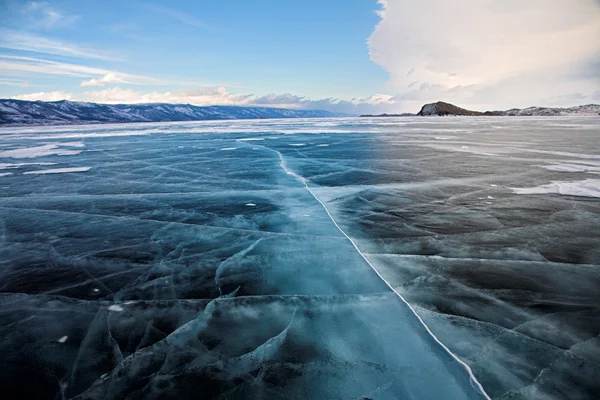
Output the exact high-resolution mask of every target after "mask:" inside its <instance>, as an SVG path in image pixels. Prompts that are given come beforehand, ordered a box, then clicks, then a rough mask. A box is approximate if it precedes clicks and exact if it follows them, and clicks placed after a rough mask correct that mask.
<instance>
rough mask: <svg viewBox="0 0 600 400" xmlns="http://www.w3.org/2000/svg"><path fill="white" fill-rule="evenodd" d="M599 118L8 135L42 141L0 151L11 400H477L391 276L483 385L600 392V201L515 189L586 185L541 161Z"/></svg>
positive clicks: (1, 267) (0, 252)
mask: <svg viewBox="0 0 600 400" xmlns="http://www.w3.org/2000/svg"><path fill="white" fill-rule="evenodd" d="M598 122H599V121H598V119H597V118H557V119H537V118H511V119H506V118H502V119H499V118H471V119H468V118H467V119H464V118H440V119H410V118H408V119H389V120H388V119H386V120H373V119H332V120H293V121H218V122H210V123H208V122H199V123H166V124H131V125H115V126H89V127H88V126H79V127H52V128H32V127H27V128H10V129H3V130H0V144H1V145H2V147H1V148H2V152H10V151H13V150H18V151H23V149H37V150H35V151H34V150H27V151H25V154H35V157H33V159H32V160H24V161H27V163H21V162H20V161H15V160H14V158H13V157H10V156H2V157H0V163H4V164H11V167H10V172H11V173H12V175H8V176H3V177H2V181H1V182H0V185H2V190H0V242H1V243H2V246H0V277H1V278H2V279H1V282H2V283H1V285H0V291H1V292H2V294H1V295H0V318H1V320H0V326H1V328H0V329H2V340H1V341H0V352H1V354H3V356H4V357H3V358H2V359H1V360H0V362H1V363H2V365H0V368H1V369H2V371H3V374H2V375H1V379H0V386H1V388H2V390H3V392H4V393H11V394H14V396H15V398H56V397H59V398H60V397H61V396H62V395H64V397H65V398H80V399H84V398H85V399H105V398H115V399H121V398H122V399H125V398H128V399H138V398H139V399H142V398H143V399H148V398H161V399H163V398H178V399H179V398H198V397H199V396H200V397H203V398H221V399H238V398H239V399H244V398H248V399H257V398H269V399H271V398H282V399H290V398H324V399H328V398H344V399H345V398H348V399H350V398H352V399H356V398H372V399H397V398H403V399H405V398H406V399H410V398H414V399H422V398H436V399H437V398H440V399H441V398H449V399H458V398H483V397H484V395H482V394H481V393H480V392H479V390H478V384H477V381H474V380H472V379H471V378H470V376H469V370H467V369H466V368H465V367H464V366H463V365H461V364H460V363H459V362H458V361H456V360H455V359H454V358H453V356H452V354H451V353H449V352H448V351H446V350H445V349H444V348H443V347H442V346H440V344H439V343H437V342H436V340H435V339H434V338H433V337H432V336H431V335H430V333H429V332H428V331H427V329H426V327H425V326H423V325H422V324H421V323H420V321H419V320H418V319H417V317H416V316H415V315H414V314H413V313H412V311H411V309H410V308H409V307H407V306H406V304H405V303H404V302H403V301H402V300H401V299H400V298H399V297H398V296H397V295H396V294H394V292H393V291H392V290H391V289H390V288H389V287H388V286H387V285H386V284H385V283H384V281H383V280H382V279H381V278H380V276H381V277H383V278H384V279H385V280H386V281H387V282H388V283H389V284H390V285H391V286H392V287H393V288H394V289H395V290H396V291H397V292H398V293H399V294H401V295H402V296H404V297H405V298H406V299H407V300H408V301H409V302H411V303H412V304H413V306H414V307H415V310H416V311H417V313H418V314H419V316H420V317H421V318H422V319H423V321H424V322H425V323H426V324H427V326H428V328H429V329H430V330H431V331H432V333H433V334H434V335H435V336H436V337H438V338H439V339H440V340H441V341H442V342H443V344H444V345H445V346H447V347H448V348H449V350H450V351H451V352H452V353H453V354H456V355H457V356H459V357H460V358H461V359H462V360H464V361H465V362H466V363H467V364H468V365H469V366H470V368H471V369H472V371H473V373H474V374H475V376H476V377H477V379H478V381H480V382H481V383H482V384H483V387H484V388H485V390H486V392H487V393H489V394H490V395H491V396H492V397H494V398H501V397H502V396H506V397H509V396H513V397H514V398H531V397H537V398H552V397H551V396H553V393H554V394H556V393H558V394H559V397H573V398H582V399H586V398H595V397H597V394H598V393H599V392H600V389H599V388H598V386H597V382H599V381H600V379H597V378H598V377H599V376H600V372H599V371H598V367H597V366H598V360H600V352H599V351H598V334H599V333H600V322H599V321H600V318H599V314H600V312H599V304H600V299H599V298H598V291H597V288H598V286H599V285H600V276H599V273H598V265H599V264H600V251H599V249H600V232H599V230H598V229H597V227H598V226H600V217H599V215H600V205H599V204H598V200H597V199H595V198H590V197H574V196H557V195H555V194H536V195H518V194H515V193H514V192H513V191H512V190H511V189H510V188H513V187H521V188H527V187H529V188H534V187H539V186H543V185H548V184H550V183H551V182H554V181H564V182H567V181H568V182H580V181H585V180H586V179H589V178H590V175H589V172H583V171H572V172H564V171H552V170H549V169H546V168H540V167H539V166H540V165H542V166H544V165H556V164H561V163H562V164H564V163H573V164H581V165H592V164H590V163H593V162H595V161H594V157H590V156H594V155H598V154H600V150H599V149H598V146H599V145H600V144H599V143H598V141H597V140H596V137H597V136H596V135H597V128H598ZM66 138H69V139H66ZM439 138H443V140H440V139H439ZM248 139H256V140H248ZM440 142H441V143H443V144H444V146H449V147H448V148H441V147H438V146H437V145H436V146H432V145H433V144H435V143H437V144H440ZM295 144H302V146H294V145H295ZM463 146H466V147H467V148H466V149H465V148H463ZM42 147H43V149H44V150H43V151H44V152H45V153H43V154H42V150H41V149H40V148H42ZM577 147H580V148H581V149H578V148H577ZM456 148H458V149H462V150H476V151H477V152H478V153H489V154H495V155H494V156H489V155H485V154H474V153H473V152H466V151H454V150H453V149H456ZM565 148H569V151H568V152H565V151H564V149H565ZM221 149H235V150H228V151H222V150H221ZM494 149H496V150H494ZM498 149H501V150H500V151H498ZM55 150H56V151H59V152H56V151H55ZM529 150H539V152H531V151H529ZM580 150H581V151H580ZM62 151H72V152H73V153H70V154H62ZM565 153H570V154H569V155H567V154H565ZM5 154H6V153H5ZM8 154H9V155H10V154H13V155H14V154H15V153H14V152H13V153H8ZM17 154H18V153H17ZM21 154H23V153H21ZM573 154H585V155H586V158H580V157H579V158H578V157H575V156H573ZM43 163H52V164H56V165H53V166H52V168H48V167H47V165H45V164H43ZM585 163H587V164H585ZM17 164H18V165H17ZM84 167H91V169H89V170H87V171H85V172H82V173H57V174H48V175H45V176H43V177H41V176H35V175H30V172H37V171H44V170H48V169H75V168H84ZM346 235H348V237H349V238H351V240H352V241H350V240H349V239H348V237H347V236H346ZM363 255H364V257H366V260H367V261H365V258H363ZM371 267H374V268H375V270H373V269H372V268H371ZM379 275H380V276H379ZM22 371H28V372H27V373H26V374H25V373H23V372H22Z"/></svg>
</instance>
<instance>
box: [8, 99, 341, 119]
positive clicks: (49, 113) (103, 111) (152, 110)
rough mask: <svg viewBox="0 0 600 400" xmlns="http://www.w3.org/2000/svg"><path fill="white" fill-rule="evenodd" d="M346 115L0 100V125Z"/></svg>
mask: <svg viewBox="0 0 600 400" xmlns="http://www.w3.org/2000/svg"><path fill="white" fill-rule="evenodd" d="M343 116H348V115H347V114H339V113H332V112H329V111H320V110H292V109H285V108H271V107H240V106H206V107H199V106H193V105H190V104H168V103H153V104H97V103H86V102H79V101H68V100H61V101H50V102H46V101H25V100H13V99H0V125H57V124H94V123H123V122H160V121H202V120H225V119H263V118H327V117H343Z"/></svg>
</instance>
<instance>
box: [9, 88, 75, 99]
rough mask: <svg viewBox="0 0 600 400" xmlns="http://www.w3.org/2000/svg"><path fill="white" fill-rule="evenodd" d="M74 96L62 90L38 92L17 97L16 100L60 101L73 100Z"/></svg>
mask: <svg viewBox="0 0 600 400" xmlns="http://www.w3.org/2000/svg"><path fill="white" fill-rule="evenodd" d="M72 97H73V94H71V93H65V92H62V91H60V90H56V91H54V92H38V93H30V94H22V95H19V96H15V97H14V98H15V99H17V100H30V101H35V100H42V101H58V100H71V99H72Z"/></svg>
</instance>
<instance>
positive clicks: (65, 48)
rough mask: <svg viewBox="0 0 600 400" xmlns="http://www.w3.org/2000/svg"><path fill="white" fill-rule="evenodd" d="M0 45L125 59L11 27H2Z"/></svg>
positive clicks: (74, 55) (84, 57) (78, 56)
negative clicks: (14, 29)
mask: <svg viewBox="0 0 600 400" xmlns="http://www.w3.org/2000/svg"><path fill="white" fill-rule="evenodd" d="M0 47H4V48H7V49H13V50H24V51H31V52H36V53H44V54H54V55H59V56H67V57H75V58H83V59H94V60H108V61H123V59H122V58H120V57H117V56H115V55H113V54H108V53H105V52H103V51H100V50H98V49H88V48H82V47H80V46H77V45H74V44H72V43H67V42H64V41H60V40H54V39H50V38H47V37H43V36H39V35H33V34H30V33H24V32H17V31H13V30H9V29H0Z"/></svg>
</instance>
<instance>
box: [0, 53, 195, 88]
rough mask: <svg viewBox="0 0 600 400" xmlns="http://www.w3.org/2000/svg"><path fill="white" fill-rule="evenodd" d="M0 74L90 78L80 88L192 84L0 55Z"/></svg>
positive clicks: (190, 83)
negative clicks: (120, 85)
mask: <svg viewBox="0 0 600 400" xmlns="http://www.w3.org/2000/svg"><path fill="white" fill-rule="evenodd" d="M0 72H1V73H2V74H11V75H23V76H32V75H35V76H39V75H40V74H44V75H58V76H70V77H79V78H91V79H89V80H84V81H82V82H81V83H80V86H82V87H85V86H102V85H105V84H107V83H125V84H131V85H192V84H197V83H194V82H185V81H174V80H169V79H159V78H154V77H151V76H145V75H135V74H128V73H124V72H117V71H110V70H107V69H104V68H95V67H89V66H87V65H80V64H71V63H64V62H58V61H50V60H46V59H42V58H36V57H24V56H10V55H1V54H0Z"/></svg>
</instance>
